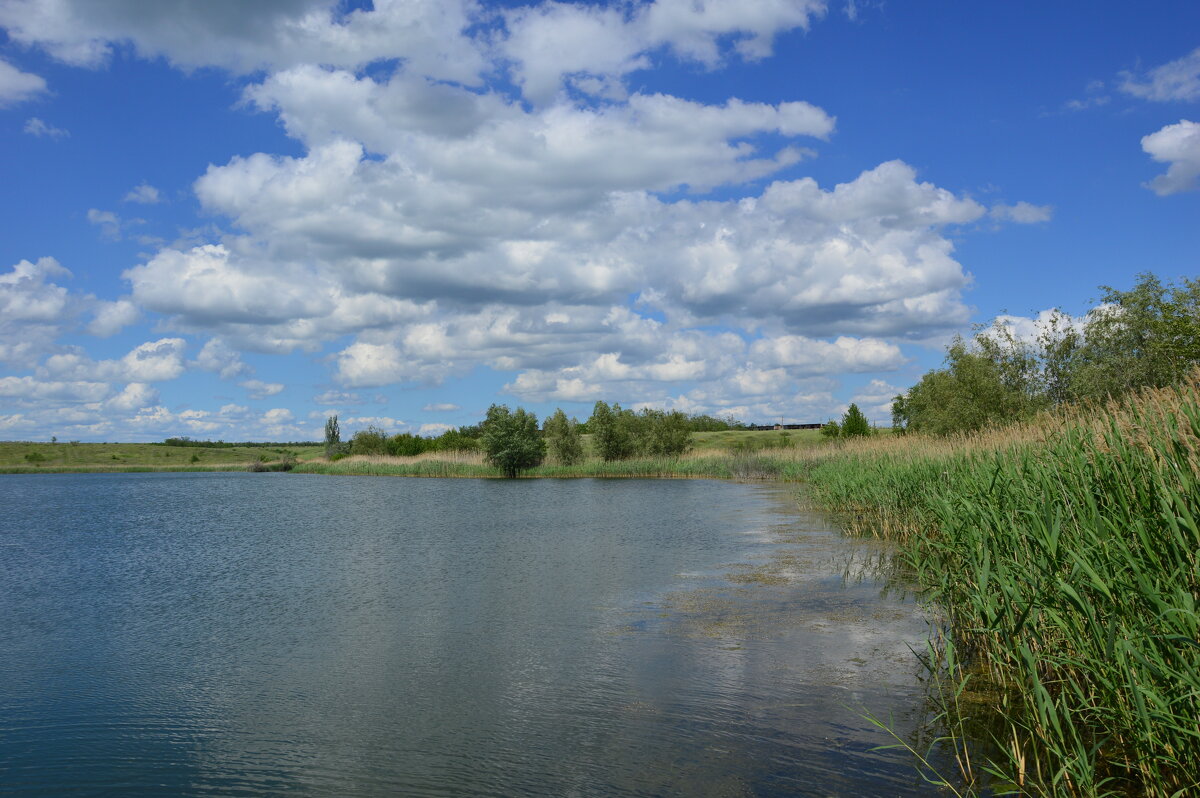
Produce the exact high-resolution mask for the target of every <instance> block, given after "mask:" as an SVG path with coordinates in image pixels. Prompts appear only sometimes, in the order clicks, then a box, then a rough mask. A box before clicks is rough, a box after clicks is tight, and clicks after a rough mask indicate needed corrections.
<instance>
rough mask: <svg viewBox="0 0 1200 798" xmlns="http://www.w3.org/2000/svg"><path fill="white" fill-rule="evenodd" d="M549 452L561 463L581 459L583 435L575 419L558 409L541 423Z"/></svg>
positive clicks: (576, 461) (569, 462) (571, 463)
mask: <svg viewBox="0 0 1200 798" xmlns="http://www.w3.org/2000/svg"><path fill="white" fill-rule="evenodd" d="M542 432H543V433H544V434H545V437H546V443H547V445H548V446H549V448H550V454H551V455H553V457H554V459H555V460H556V461H558V462H559V463H561V464H562V465H567V466H569V465H575V464H576V463H578V462H579V461H581V460H583V437H582V436H581V435H580V433H579V424H578V422H576V421H575V419H571V418H567V414H566V413H564V412H563V411H562V409H561V408H560V409H558V410H555V411H554V414H553V415H551V416H550V417H549V418H547V419H546V422H545V424H543V425H542Z"/></svg>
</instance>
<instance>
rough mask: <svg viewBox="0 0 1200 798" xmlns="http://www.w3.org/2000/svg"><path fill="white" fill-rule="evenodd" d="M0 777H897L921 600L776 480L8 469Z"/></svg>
mask: <svg viewBox="0 0 1200 798" xmlns="http://www.w3.org/2000/svg"><path fill="white" fill-rule="evenodd" d="M0 496H2V497H3V515H2V517H0V792H3V793H5V794H21V795H62V794H66V793H68V792H70V793H71V794H73V795H127V794H134V793H136V794H138V795H222V796H236V795H271V794H279V793H285V792H286V793H289V794H295V795H328V796H374V795H397V794H404V795H430V796H440V795H485V796H486V795H497V796H501V795H504V796H507V795H562V796H602V795H714V796H737V795H761V796H772V795H780V796H783V795H804V796H809V795H811V796H893V795H894V796H910V795H911V796H916V795H929V794H930V792H931V789H930V787H929V786H928V785H927V784H925V782H923V781H922V780H921V778H920V777H919V776H918V775H917V773H916V772H915V771H914V769H913V766H912V761H911V759H910V757H909V755H908V754H906V753H904V752H902V751H895V750H875V749H876V748H877V746H880V745H887V744H889V743H891V742H894V741H893V740H892V739H891V738H890V737H888V736H887V735H886V734H884V733H882V732H880V731H878V730H877V729H875V728H874V727H873V726H872V725H871V724H870V723H869V722H868V721H867V720H866V719H864V717H863V713H864V712H866V711H870V712H872V713H874V714H875V715H877V716H879V717H882V718H888V717H889V716H890V717H891V718H892V722H893V723H894V726H895V728H896V729H897V731H898V732H900V733H901V734H902V735H908V734H910V733H912V731H913V730H914V729H915V728H917V727H918V725H919V724H920V722H921V720H922V717H923V712H924V709H923V707H924V704H923V691H922V687H921V684H920V681H919V678H918V677H919V675H920V669H919V666H918V663H917V661H916V658H915V656H914V655H913V654H912V652H911V651H910V649H909V647H910V646H911V647H913V648H916V649H918V650H920V649H921V648H922V647H923V646H924V640H925V639H926V637H927V635H928V625H927V621H926V617H925V615H924V614H923V612H922V611H921V609H920V608H919V607H918V606H917V604H916V603H915V601H914V600H913V598H912V597H911V596H910V595H908V594H907V593H905V592H904V590H903V589H902V588H898V587H895V586H892V585H890V584H889V583H888V581H887V579H886V578H885V577H884V576H883V574H885V573H886V563H887V554H888V553H887V551H886V550H885V549H882V548H880V545H879V544H877V543H874V542H871V541H859V540H850V539H846V538H843V537H842V536H841V535H839V534H838V532H837V531H836V530H835V529H833V528H832V527H831V526H830V524H829V523H828V522H827V521H826V520H824V519H823V518H821V517H820V516H816V515H812V514H805V513H802V512H801V511H800V510H799V509H797V506H796V503H795V500H794V488H785V487H782V486H777V485H759V484H738V483H733V482H717V481H702V480H655V481H651V480H590V479H588V480H469V479H459V480H441V479H396V478H364V477H332V476H306V475H292V474H270V473H268V474H248V473H211V474H208V473H187V474H166V473H164V474H91V475H28V476H26V475H15V476H4V477H0Z"/></svg>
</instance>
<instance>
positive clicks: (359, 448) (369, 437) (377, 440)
mask: <svg viewBox="0 0 1200 798" xmlns="http://www.w3.org/2000/svg"><path fill="white" fill-rule="evenodd" d="M387 453H388V448H387V433H386V432H384V431H383V430H382V429H380V428H379V427H376V426H374V425H371V426H369V427H367V428H366V429H360V430H359V431H358V432H356V433H354V437H353V438H351V439H350V454H387Z"/></svg>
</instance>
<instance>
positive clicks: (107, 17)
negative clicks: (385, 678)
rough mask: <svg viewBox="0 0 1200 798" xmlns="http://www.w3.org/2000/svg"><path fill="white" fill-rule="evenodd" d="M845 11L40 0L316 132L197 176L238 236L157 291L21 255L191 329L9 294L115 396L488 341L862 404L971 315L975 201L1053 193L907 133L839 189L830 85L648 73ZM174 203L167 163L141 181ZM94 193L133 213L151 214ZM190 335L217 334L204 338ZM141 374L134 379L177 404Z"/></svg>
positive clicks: (680, 378) (564, 363)
mask: <svg viewBox="0 0 1200 798" xmlns="http://www.w3.org/2000/svg"><path fill="white" fill-rule="evenodd" d="M825 12H826V4H825V2H824V1H823V0H745V2H741V3H737V4H731V3H726V2H720V1H719V0H653V1H652V2H631V3H621V4H610V5H587V4H564V3H553V2H542V3H537V4H531V5H527V6H520V7H515V8H509V9H507V10H500V11H497V10H489V9H487V8H484V7H483V6H481V5H479V4H477V3H475V2H471V0H457V1H454V2H442V1H441V0H407V1H402V0H376V2H375V3H374V5H373V8H370V9H366V10H353V11H349V12H347V11H345V9H344V5H343V4H341V3H334V2H332V0H261V2H255V3H236V2H211V3H195V2H188V1H187V0H161V2H156V3H151V4H146V3H143V2H140V1H138V0H114V1H113V2H106V3H94V2H88V0H36V2H35V0H9V1H8V2H6V3H3V4H0V26H3V27H5V28H6V30H7V32H8V35H9V37H10V38H11V39H12V40H13V41H15V42H18V43H21V44H25V45H31V46H38V47H41V48H42V49H43V50H45V51H46V52H47V53H49V54H50V55H52V56H53V57H55V58H58V59H60V60H62V61H64V62H66V63H69V64H75V65H79V66H84V67H91V68H96V67H100V66H102V65H103V64H104V63H105V62H106V61H107V60H108V59H109V58H110V57H111V54H112V52H113V49H114V47H120V46H128V47H130V48H132V52H135V53H137V54H139V55H141V56H142V57H147V58H155V57H163V58H165V59H167V60H168V61H169V62H170V63H172V64H175V65H177V66H180V67H183V68H195V67H211V66H215V67H220V68H224V69H227V70H230V71H232V72H235V73H238V74H241V75H243V76H247V77H244V78H243V79H244V81H245V82H244V102H245V105H246V106H247V107H250V108H253V109H256V110H258V111H259V112H262V113H266V114H271V115H274V116H276V117H277V118H278V119H279V121H280V123H281V124H282V125H283V127H284V129H285V131H286V132H287V134H288V135H289V136H291V137H292V138H293V139H295V140H296V141H298V142H299V143H300V144H301V145H302V147H303V152H302V154H299V155H294V156H281V155H276V154H272V153H253V154H248V155H244V156H236V157H233V158H232V159H230V160H229V161H228V162H226V163H224V164H215V165H212V166H210V167H209V168H208V169H207V171H206V172H205V173H204V174H203V175H200V176H198V178H197V179H196V181H195V183H194V191H195V195H196V197H197V198H198V200H199V201H200V203H201V204H202V206H203V209H204V210H205V211H206V212H207V213H209V214H211V215H213V216H214V217H217V218H220V219H222V220H228V221H229V224H230V228H229V229H230V231H231V232H228V233H224V234H221V235H214V236H212V237H211V238H210V239H209V240H205V241H202V242H200V243H196V244H195V245H192V244H189V245H187V246H183V245H174V246H165V247H161V248H159V249H157V251H155V252H153V254H151V255H150V256H149V257H146V258H144V259H143V261H142V262H140V263H138V264H136V265H133V266H131V267H130V268H128V269H127V270H126V271H125V272H124V273H123V278H124V279H125V280H126V281H127V282H128V285H129V289H130V297H129V298H128V299H122V300H118V301H116V302H112V303H108V304H100V303H98V301H96V300H87V301H84V300H81V299H70V297H68V295H67V294H66V293H65V292H64V291H62V290H59V287H58V286H56V285H55V284H54V283H53V282H51V281H50V278H52V277H55V276H56V274H58V273H57V272H55V271H54V266H55V265H56V264H47V265H45V266H35V265H33V264H27V263H26V262H23V263H25V264H26V265H24V266H21V267H20V268H21V269H24V271H23V272H21V274H19V275H17V276H16V277H13V278H12V279H11V280H10V283H11V285H12V286H13V288H12V289H11V290H13V291H20V292H24V293H23V295H24V294H28V295H29V297H30V298H31V299H33V300H36V301H34V302H33V303H32V304H30V303H26V304H23V305H22V307H25V308H26V309H27V310H26V312H34V311H33V310H32V308H35V307H37V302H38V301H40V302H42V303H43V305H44V306H45V307H47V308H49V307H50V306H52V305H54V304H55V303H56V302H57V303H67V302H76V303H77V304H78V303H81V302H82V304H83V305H88V307H89V310H90V312H91V314H92V316H93V318H92V320H91V322H90V327H89V329H90V330H91V331H93V332H94V333H95V334H106V333H108V334H111V332H112V331H114V330H116V329H118V328H120V327H121V326H122V325H125V324H129V323H130V322H131V321H134V320H136V319H137V317H138V313H139V312H140V311H141V310H143V309H144V310H145V311H149V312H151V313H154V314H158V315H159V316H160V317H161V321H162V325H163V328H164V329H165V330H166V331H168V332H169V333H170V335H171V336H172V337H164V338H160V339H159V340H157V341H152V342H147V343H145V344H142V345H141V346H139V347H138V348H136V349H135V350H133V351H131V352H130V353H129V354H128V355H126V356H125V357H123V358H118V359H114V360H99V361H93V360H89V359H88V358H87V357H86V356H85V355H84V354H82V353H81V352H78V351H74V350H64V349H63V348H62V347H59V348H58V349H55V348H54V345H53V343H52V342H53V341H54V340H55V337H56V336H57V335H58V334H61V332H62V330H63V327H62V324H61V322H60V320H61V319H62V318H68V317H70V316H71V313H69V312H66V311H65V310H64V309H63V308H58V309H56V310H55V311H54V312H52V313H51V312H48V313H47V315H46V318H43V319H41V320H40V321H39V319H22V320H21V326H22V329H29V330H35V332H34V334H33V340H34V341H35V343H34V344H33V345H31V347H29V348H27V349H25V350H20V351H18V350H17V349H16V348H14V347H16V346H17V344H16V343H7V339H6V338H4V335H5V329H6V328H5V327H4V325H6V324H9V320H8V319H7V317H6V318H5V319H4V320H3V321H0V347H4V346H8V347H9V348H8V349H4V348H0V356H3V357H6V358H7V359H8V360H9V361H10V362H14V363H20V364H21V365H22V366H23V367H27V368H32V367H34V366H36V369H37V371H36V376H34V377H30V378H29V379H34V380H35V381H38V380H40V381H41V382H40V383H39V384H43V383H44V384H46V385H50V384H55V385H59V386H60V387H59V388H54V389H53V390H62V391H67V390H77V391H80V392H84V393H86V391H88V390H93V389H91V388H84V387H77V388H73V389H69V388H66V387H61V386H70V385H75V386H84V385H90V384H91V383H96V384H103V385H106V386H110V387H108V388H107V389H106V390H107V391H108V393H105V394H104V397H106V398H99V399H96V398H95V397H92V398H90V399H88V400H87V401H89V402H92V403H93V404H94V403H95V402H97V401H99V402H103V401H110V400H113V401H115V400H114V399H113V397H115V396H117V395H125V394H126V393H128V391H129V389H128V388H126V389H122V392H121V393H120V394H118V390H117V388H115V387H111V386H115V385H117V384H119V383H121V382H122V381H125V382H126V384H127V385H134V384H136V385H143V386H148V385H150V384H151V383H155V382H160V381H162V380H169V379H172V378H175V377H178V376H179V374H181V373H182V372H183V371H184V370H185V369H187V368H198V369H201V370H206V371H209V372H212V373H215V374H217V375H219V376H220V377H221V378H222V379H225V380H235V379H237V380H240V383H239V384H240V385H241V386H242V387H243V388H244V389H246V390H247V391H248V392H249V395H250V397H251V398H256V399H262V398H265V397H270V396H273V395H277V394H279V393H280V392H281V391H282V390H283V389H284V386H283V385H282V384H281V383H270V382H265V381H262V380H259V379H254V378H252V370H251V369H250V368H249V367H248V366H247V365H246V363H245V362H244V361H243V360H242V355H241V353H242V352H245V351H258V352H270V353H280V354H286V353H291V352H295V351H298V350H299V351H305V352H312V353H316V352H321V351H322V350H326V351H327V354H328V357H326V358H324V362H326V363H328V364H330V368H331V370H332V375H331V376H332V378H333V380H334V382H336V387H335V390H331V391H326V392H325V393H323V394H321V395H320V396H318V397H316V400H317V401H318V402H319V403H321V404H329V405H338V404H352V403H353V402H357V401H360V400H359V398H358V397H357V395H356V394H353V393H352V392H351V391H352V390H353V389H360V388H370V387H376V386H385V385H395V384H438V383H439V382H442V381H444V380H446V379H449V378H453V377H455V376H461V375H466V374H469V373H471V372H472V371H474V370H476V369H480V368H486V369H491V370H494V371H497V372H501V373H504V374H506V375H507V376H506V377H505V379H506V380H507V384H506V390H507V391H509V392H510V393H511V394H513V395H515V396H517V397H519V398H521V399H523V400H529V401H540V400H545V401H592V400H594V399H596V398H599V397H607V398H621V399H627V398H629V397H636V398H637V399H640V400H643V401H650V400H653V401H655V402H658V403H660V404H666V405H669V406H674V407H679V408H681V409H687V410H689V411H693V412H700V411H703V412H710V411H711V412H720V411H727V412H735V411H737V410H741V411H743V412H745V413H747V414H748V415H753V416H755V417H772V416H775V415H778V414H781V413H782V414H786V415H788V416H794V415H796V414H798V413H810V414H816V413H820V414H822V415H823V414H825V413H826V412H828V411H829V410H830V409H831V408H836V407H837V406H839V404H840V403H839V402H837V400H835V399H834V398H833V396H834V393H833V392H834V390H835V389H836V387H837V385H836V382H835V381H834V378H835V377H836V375H839V374H847V373H873V372H883V371H888V370H892V369H895V368H897V367H898V366H899V365H900V364H901V363H903V362H904V360H905V358H904V355H903V354H902V352H901V348H900V346H901V344H903V343H905V342H910V341H921V340H926V339H928V338H929V337H931V336H934V335H937V334H939V333H941V332H943V331H945V330H947V329H952V328H955V327H958V326H959V325H961V324H962V323H964V322H965V321H966V320H967V317H968V315H969V312H968V309H967V307H966V306H965V305H964V304H963V301H962V292H963V290H964V289H965V288H966V287H967V286H968V284H969V282H970V276H969V274H967V273H966V272H965V271H964V269H963V267H962V265H961V264H960V263H959V262H958V261H956V260H955V258H954V247H953V243H952V240H951V234H952V232H953V230H954V229H955V228H957V227H958V226H961V225H968V224H972V223H974V222H976V221H978V220H980V219H981V218H984V217H985V216H987V215H989V214H990V217H991V218H992V219H994V220H996V221H1004V222H1016V223H1040V222H1046V221H1048V220H1049V219H1050V218H1051V215H1052V211H1051V209H1050V208H1049V207H1048V206H1035V205H1031V204H1029V203H1027V202H1017V203H1015V204H1013V205H997V206H995V207H993V208H991V209H990V211H989V209H987V208H985V207H983V206H982V205H980V204H979V203H977V202H975V201H974V200H971V199H970V198H967V197H964V196H960V195H958V194H956V193H954V192H953V191H951V190H948V189H946V188H943V187H939V186H936V185H933V184H931V183H929V182H925V181H922V180H921V179H920V178H919V176H918V175H917V173H916V171H915V170H914V169H913V168H912V167H911V166H910V165H908V164H906V163H904V162H903V161H899V160H892V161H887V162H884V163H881V164H878V165H873V166H871V167H870V168H867V169H864V170H862V171H861V172H860V173H858V174H854V173H848V174H846V175H844V179H843V182H841V183H838V184H835V185H821V184H819V183H818V182H817V181H815V180H813V179H812V178H809V177H804V176H802V169H803V166H804V163H805V161H806V160H807V159H811V158H814V157H817V156H818V153H819V150H820V149H821V148H822V147H823V146H826V144H825V143H826V142H828V141H830V140H831V139H832V137H833V136H834V134H835V130H836V119H835V117H834V115H833V114H832V113H830V112H828V111H826V110H825V109H822V108H819V107H817V106H815V105H813V104H811V103H808V102H806V101H804V100H803V99H802V98H799V97H782V98H780V99H779V101H777V102H770V103H767V102H751V101H747V100H743V99H740V98H737V97H730V98H728V99H725V100H723V101H721V102H702V101H699V100H696V99H690V98H686V97H680V96H673V95H670V94H665V93H659V92H654V91H652V90H645V91H640V90H639V91H631V90H630V88H629V86H628V85H627V82H629V83H632V81H628V78H629V77H630V76H631V75H633V74H634V73H635V72H637V71H639V70H649V69H652V68H654V67H656V66H657V65H659V64H661V63H662V62H663V61H664V60H667V59H672V60H674V61H676V62H683V63H686V64H687V65H688V66H689V67H691V68H695V67H696V66H697V65H699V66H700V67H702V68H705V69H712V70H715V69H719V68H720V67H721V66H722V65H723V64H725V63H726V62H728V61H729V60H730V59H741V60H745V61H753V60H757V59H762V58H765V57H768V56H769V55H770V54H771V52H772V48H773V46H774V42H775V40H776V38H777V37H778V36H780V35H782V34H785V33H787V32H788V31H792V30H797V29H801V30H803V29H807V28H808V27H809V26H810V25H812V24H813V23H814V21H816V20H818V19H819V18H821V17H822V15H823V14H824V13H825ZM368 65H370V67H371V68H369V69H364V67H366V66H368ZM2 66H3V65H0V67H2ZM5 74H6V73H4V72H3V71H2V70H0V87H2V86H3V85H4V84H3V82H2V81H3V80H4V79H5V78H4V75H5ZM20 74H24V73H20ZM29 77H33V76H27V78H29ZM38 80H40V79H38ZM27 83H28V80H27ZM29 85H31V86H32V85H33V84H29ZM30 90H31V91H37V90H40V87H39V86H33V88H32V89H30ZM2 96H3V94H0V97H2ZM1156 157H1157V156H1156ZM1172 168H1174V167H1172ZM131 182H132V181H131ZM160 200H161V195H160V193H159V192H158V190H157V189H155V188H154V187H153V186H150V185H148V184H146V183H142V184H140V185H138V186H136V187H135V188H134V189H133V190H132V191H130V192H129V193H128V194H127V195H126V196H125V201H126V202H135V203H143V204H152V203H155V202H158V201H160ZM88 219H89V221H91V222H92V223H93V224H96V225H97V226H98V227H99V228H100V230H101V232H102V234H103V235H106V236H108V237H110V238H118V237H120V236H121V235H122V233H123V231H125V229H126V228H127V226H128V225H130V224H135V223H137V221H138V220H122V219H121V218H120V217H118V216H117V214H115V213H113V212H112V211H104V210H99V209H93V210H91V211H89V213H88ZM39 263H41V262H39ZM22 275H24V276H22ZM3 280H4V278H3V277H2V276H0V292H2V291H3V290H7V289H5V286H6V285H9V283H4V282H3ZM0 296H3V294H2V293H0ZM89 303H90V305H89ZM74 313H75V316H80V315H81V314H82V315H87V311H84V310H78V311H74ZM47 319H49V320H47ZM38 324H42V325H44V326H45V331H44V335H42V336H41V337H40V338H39V337H38V334H37V333H36V329H37V325H38ZM176 335H187V336H196V337H198V338H202V339H203V340H205V343H204V344H203V346H202V347H201V348H199V350H198V351H197V350H196V349H194V348H193V349H191V351H192V352H195V353H196V354H195V355H194V359H193V360H186V359H185V358H184V354H185V350H186V349H187V346H188V345H187V343H185V339H184V338H182V337H174V336H176ZM196 343H199V342H198V341H197V342H196ZM327 348H328V349H331V350H334V351H328V350H327ZM14 390H16V389H15V388H14ZM31 390H32V389H31ZM46 390H51V389H46ZM95 390H97V391H98V390H99V389H95ZM140 390H141V389H138V390H134V391H133V392H132V393H128V395H126V396H125V398H124V399H122V400H121V401H122V402H123V403H125V404H128V405H130V407H131V408H132V406H133V405H134V404H137V403H138V402H141V401H143V399H145V400H146V401H149V397H150V394H149V393H145V392H141V393H139V391H140ZM147 390H149V389H147ZM89 396H91V395H90V394H89ZM351 397H352V398H351ZM78 401H81V402H82V401H84V399H83V398H80V399H79V400H78ZM147 407H150V405H143V406H140V407H137V408H132V411H136V412H138V413H141V414H142V415H140V416H138V417H139V418H143V419H149V420H148V421H147V423H151V421H153V419H159V420H161V421H162V423H166V421H167V420H174V421H176V422H179V423H186V424H188V425H190V426H189V429H194V430H197V431H201V430H202V429H208V428H211V429H214V430H215V429H225V428H223V427H221V426H220V425H222V424H225V423H226V422H227V421H228V422H229V423H233V420H235V419H236V418H240V417H241V416H239V415H238V413H241V411H240V410H238V411H237V412H235V411H233V410H229V411H228V412H226V410H225V409H223V410H222V411H221V413H219V414H215V415H214V414H213V413H208V414H207V415H206V414H204V413H203V412H202V411H187V412H189V413H191V415H187V416H186V417H185V416H184V415H178V416H174V415H170V414H167V415H164V413H166V412H167V411H165V410H163V409H162V408H158V409H155V410H153V411H151V410H146V409H145V408H147ZM231 407H232V406H231ZM430 407H431V408H433V410H432V411H430V412H437V411H440V410H447V409H449V408H448V407H444V406H442V405H440V404H438V405H431V406H430ZM132 411H131V412H132ZM272 412H273V411H272ZM364 418H365V417H364ZM390 421H393V422H394V421H395V420H394V419H391V420H390ZM155 423H157V422H155ZM254 423H256V424H260V427H258V428H261V429H278V430H281V431H282V430H287V429H294V427H289V426H288V425H289V424H294V423H295V420H294V418H285V417H284V415H283V413H276V414H275V415H274V416H272V417H271V419H266V418H265V417H264V418H263V419H260V420H258V421H255V422H254ZM396 423H397V424H400V423H401V422H396ZM214 425H215V426H214Z"/></svg>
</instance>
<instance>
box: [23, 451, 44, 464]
mask: <svg viewBox="0 0 1200 798" xmlns="http://www.w3.org/2000/svg"><path fill="white" fill-rule="evenodd" d="M25 460H26V461H27V462H30V463H33V464H34V465H38V464H39V463H44V462H46V456H45V455H44V454H42V453H41V452H29V453H27V454H26V455H25Z"/></svg>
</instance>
